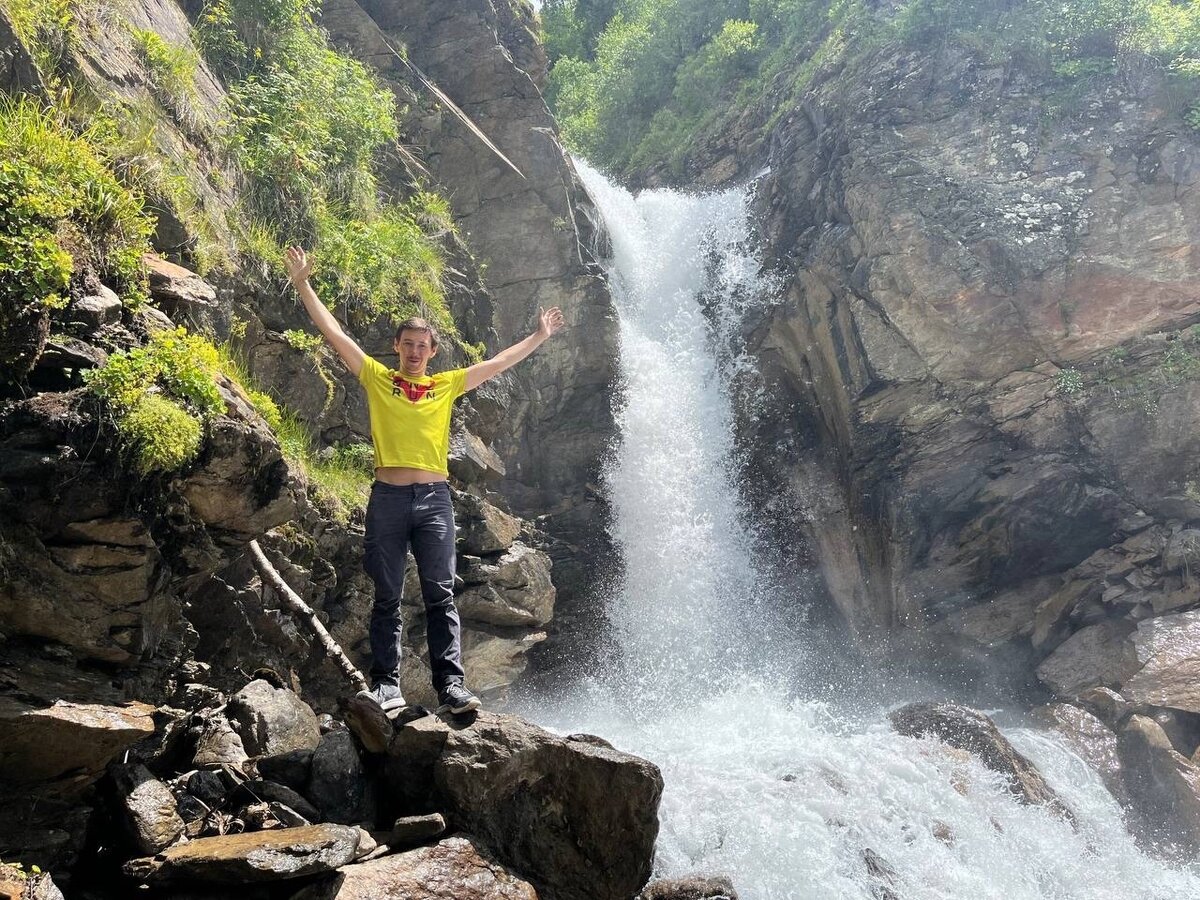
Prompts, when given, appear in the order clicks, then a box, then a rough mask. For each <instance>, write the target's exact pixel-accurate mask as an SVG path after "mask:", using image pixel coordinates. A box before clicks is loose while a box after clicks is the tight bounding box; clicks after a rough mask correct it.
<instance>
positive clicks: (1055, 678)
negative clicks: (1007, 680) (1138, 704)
mask: <svg viewBox="0 0 1200 900" xmlns="http://www.w3.org/2000/svg"><path fill="white" fill-rule="evenodd" d="M1135 627H1136V626H1135V625H1134V623H1132V622H1128V621H1126V620H1124V619H1111V620H1108V621H1105V622H1101V623H1100V624H1098V625H1090V626H1088V627H1087V628H1082V629H1080V630H1079V631H1077V632H1075V633H1074V634H1073V635H1071V636H1070V637H1069V638H1067V640H1066V641H1064V642H1063V643H1062V644H1061V645H1059V647H1058V649H1057V650H1055V651H1054V652H1053V653H1052V654H1051V655H1050V656H1049V657H1047V658H1046V659H1045V660H1044V661H1043V662H1042V664H1041V665H1040V666H1038V668H1037V676H1038V678H1039V679H1041V681H1042V683H1043V684H1045V685H1046V686H1047V687H1049V688H1050V689H1051V690H1053V691H1054V692H1055V693H1056V694H1059V695H1060V696H1063V697H1070V696H1073V695H1075V694H1078V693H1079V692H1080V691H1084V690H1086V689H1087V688H1091V687H1116V686H1118V685H1120V684H1121V683H1122V682H1123V681H1124V680H1125V679H1126V678H1128V677H1129V676H1130V675H1132V674H1133V673H1134V672H1135V671H1137V668H1138V666H1137V657H1136V655H1135V652H1134V647H1133V643H1132V642H1131V641H1130V640H1129V636H1130V634H1132V632H1133V631H1134V629H1135Z"/></svg>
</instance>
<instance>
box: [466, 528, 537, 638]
mask: <svg viewBox="0 0 1200 900" xmlns="http://www.w3.org/2000/svg"><path fill="white" fill-rule="evenodd" d="M464 569H465V571H464V572H463V573H462V578H463V580H464V581H468V582H470V581H477V580H480V579H486V580H485V581H484V583H482V584H476V585H475V586H473V587H468V588H467V589H466V590H463V591H460V592H459V593H458V594H457V595H456V596H455V598H454V601H455V605H456V606H457V607H458V611H459V615H461V616H462V618H463V620H464V621H473V622H483V623H487V624H491V625H526V626H534V627H536V626H539V625H545V624H546V623H547V622H549V621H550V620H551V619H552V618H553V617H554V598H555V595H556V592H555V589H554V585H553V584H552V583H551V581H550V557H548V556H547V555H546V554H545V553H542V552H541V551H540V550H534V549H533V548H531V547H527V546H525V545H524V544H522V543H519V542H518V543H514V544H512V546H510V547H509V548H508V549H507V550H506V551H504V553H503V554H502V555H501V556H499V557H498V558H492V559H488V560H479V561H477V562H474V561H473V562H472V563H471V564H470V565H468V566H464Z"/></svg>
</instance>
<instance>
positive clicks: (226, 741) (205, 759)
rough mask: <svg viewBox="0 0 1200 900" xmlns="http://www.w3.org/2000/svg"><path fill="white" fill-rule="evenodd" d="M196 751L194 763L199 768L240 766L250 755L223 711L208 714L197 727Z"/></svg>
mask: <svg viewBox="0 0 1200 900" xmlns="http://www.w3.org/2000/svg"><path fill="white" fill-rule="evenodd" d="M195 738H196V751H195V753H194V754H193V756H192V765H193V766H196V767H197V768H205V767H208V766H223V765H233V766H240V765H241V764H242V763H244V762H245V761H246V760H247V759H249V758H250V757H249V756H248V755H247V754H246V748H245V746H244V745H243V744H242V738H241V735H239V734H238V733H237V732H236V731H234V730H233V726H232V725H230V723H229V720H228V719H227V718H225V716H224V715H222V714H221V713H216V714H214V715H210V716H207V717H205V718H204V719H203V721H202V722H201V724H200V725H199V726H198V728H197V729H196V734H195Z"/></svg>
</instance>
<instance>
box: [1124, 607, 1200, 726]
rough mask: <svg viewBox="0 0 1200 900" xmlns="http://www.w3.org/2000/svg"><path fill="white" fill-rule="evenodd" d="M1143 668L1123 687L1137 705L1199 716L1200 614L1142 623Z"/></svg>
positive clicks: (1137, 643) (1139, 652) (1137, 639)
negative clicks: (1163, 708)
mask: <svg viewBox="0 0 1200 900" xmlns="http://www.w3.org/2000/svg"><path fill="white" fill-rule="evenodd" d="M1133 646H1134V649H1135V653H1136V656H1137V661H1138V663H1139V664H1140V668H1139V669H1138V670H1137V672H1136V674H1134V675H1133V676H1132V677H1130V678H1128V679H1127V680H1126V681H1125V682H1124V684H1122V686H1121V693H1122V694H1124V695H1125V696H1126V697H1128V698H1129V699H1130V700H1132V701H1134V702H1135V703H1145V704H1150V705H1153V706H1166V707H1171V708H1173V709H1181V710H1185V711H1187V712H1193V713H1200V610H1196V611H1193V612H1185V613H1178V614H1176V615H1170V616H1160V617H1159V618H1155V619H1147V620H1146V621H1144V622H1139V623H1138V626H1137V631H1136V633H1135V634H1134V635H1133Z"/></svg>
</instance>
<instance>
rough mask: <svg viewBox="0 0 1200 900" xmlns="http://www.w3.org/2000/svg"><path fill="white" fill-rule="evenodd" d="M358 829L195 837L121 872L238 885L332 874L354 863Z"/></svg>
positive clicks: (153, 879) (166, 879)
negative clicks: (323, 873) (196, 838)
mask: <svg viewBox="0 0 1200 900" xmlns="http://www.w3.org/2000/svg"><path fill="white" fill-rule="evenodd" d="M357 850H358V831H357V830H356V829H354V828H350V827H348V826H345V825H309V826H307V827H303V828H280V829H276V830H272V831H256V832H248V833H246V834H236V835H224V836H221V837H209V838H200V839H199V840H195V841H191V842H189V843H186V844H179V845H177V846H175V847H171V848H170V849H168V850H166V851H164V852H162V853H160V854H158V855H157V856H154V857H146V858H142V859H136V860H132V861H131V862H129V863H128V864H127V865H126V873H127V874H128V875H130V876H131V877H133V878H136V879H139V880H143V881H149V882H151V883H154V884H160V883H165V882H172V881H178V880H184V879H194V880H196V881H205V882H216V883H220V884H241V883H243V882H263V881H283V880H286V879H289V878H300V877H303V876H306V875H318V874H320V873H322V872H331V871H333V870H334V869H338V868H340V867H342V866H344V865H346V864H347V863H349V862H351V861H352V860H353V859H354V854H355V853H356V852H357Z"/></svg>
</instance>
